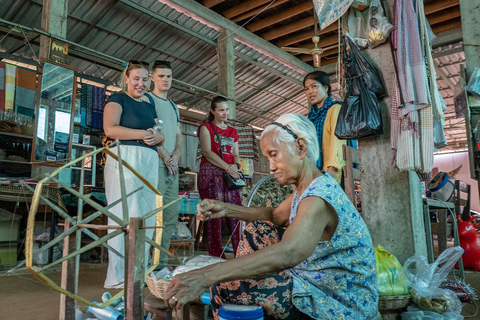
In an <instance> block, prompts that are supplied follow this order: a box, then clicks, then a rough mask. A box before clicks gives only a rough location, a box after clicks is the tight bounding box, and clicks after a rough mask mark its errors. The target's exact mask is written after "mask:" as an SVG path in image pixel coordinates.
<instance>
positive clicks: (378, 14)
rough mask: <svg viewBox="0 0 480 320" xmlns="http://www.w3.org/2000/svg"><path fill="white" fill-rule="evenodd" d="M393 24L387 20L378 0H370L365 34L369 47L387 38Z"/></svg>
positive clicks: (373, 46)
mask: <svg viewBox="0 0 480 320" xmlns="http://www.w3.org/2000/svg"><path fill="white" fill-rule="evenodd" d="M393 28H394V27H393V25H392V24H391V23H390V22H389V21H388V18H387V17H386V16H385V12H384V11H383V7H382V4H381V3H380V0H372V1H371V3H370V8H368V19H367V34H368V43H369V45H370V47H372V48H375V47H376V46H378V45H380V44H382V43H384V42H385V40H387V38H388V36H389V35H390V32H392V30H393Z"/></svg>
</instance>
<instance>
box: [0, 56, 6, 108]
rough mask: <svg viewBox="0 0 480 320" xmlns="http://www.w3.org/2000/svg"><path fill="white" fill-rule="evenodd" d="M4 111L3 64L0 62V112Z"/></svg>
mask: <svg viewBox="0 0 480 320" xmlns="http://www.w3.org/2000/svg"><path fill="white" fill-rule="evenodd" d="M4 110H5V63H3V62H0V111H4Z"/></svg>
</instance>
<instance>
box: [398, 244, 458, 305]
mask: <svg viewBox="0 0 480 320" xmlns="http://www.w3.org/2000/svg"><path fill="white" fill-rule="evenodd" d="M463 251H464V250H463V249H462V248H461V247H453V248H448V249H447V250H445V251H444V252H442V254H441V255H440V256H439V257H438V258H437V260H436V261H435V262H434V263H432V264H428V262H427V259H426V258H425V257H424V256H420V255H414V256H412V257H410V258H408V259H407V261H405V263H404V265H403V269H402V275H403V278H404V279H405V282H406V283H407V285H409V286H410V287H411V288H412V289H411V290H410V293H411V295H412V301H413V302H414V303H415V305H416V306H417V307H418V308H419V309H421V310H426V311H434V312H438V313H444V312H454V313H456V314H460V312H461V311H462V303H461V302H460V300H459V299H458V297H457V296H456V294H455V293H454V292H453V291H450V290H444V289H440V288H439V286H440V284H441V283H442V282H443V281H444V280H445V278H446V277H447V275H448V273H449V272H450V270H452V268H453V266H454V265H455V263H456V262H457V260H458V259H459V258H460V257H461V256H462V254H463Z"/></svg>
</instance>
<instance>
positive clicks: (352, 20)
mask: <svg viewBox="0 0 480 320" xmlns="http://www.w3.org/2000/svg"><path fill="white" fill-rule="evenodd" d="M348 30H349V32H350V35H351V36H352V37H353V39H354V40H355V43H356V44H357V45H358V46H359V47H360V48H366V47H367V46H368V40H367V36H366V32H365V18H364V17H363V14H362V12H360V11H359V10H357V9H353V8H351V9H350V13H349V14H348Z"/></svg>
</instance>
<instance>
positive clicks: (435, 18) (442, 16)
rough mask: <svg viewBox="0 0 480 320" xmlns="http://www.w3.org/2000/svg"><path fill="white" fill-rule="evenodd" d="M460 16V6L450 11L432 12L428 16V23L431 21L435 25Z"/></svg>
mask: <svg viewBox="0 0 480 320" xmlns="http://www.w3.org/2000/svg"><path fill="white" fill-rule="evenodd" d="M458 17H460V7H457V8H454V9H452V10H449V11H445V12H439V13H435V14H432V15H430V16H428V17H427V20H428V23H430V25H431V26H433V25H434V24H438V23H442V22H445V21H449V20H452V19H455V18H458Z"/></svg>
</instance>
